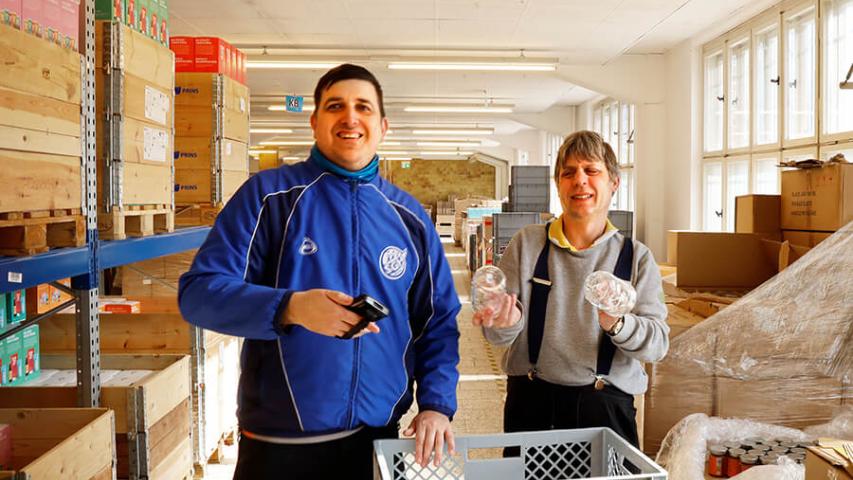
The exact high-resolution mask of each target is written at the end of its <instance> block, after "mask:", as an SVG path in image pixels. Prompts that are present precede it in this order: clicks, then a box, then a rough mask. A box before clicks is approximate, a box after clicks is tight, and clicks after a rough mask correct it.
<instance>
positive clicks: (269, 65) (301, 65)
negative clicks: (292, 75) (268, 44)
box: [246, 60, 341, 70]
mask: <svg viewBox="0 0 853 480" xmlns="http://www.w3.org/2000/svg"><path fill="white" fill-rule="evenodd" d="M340 64H341V63H340V62H294V61H286V60H273V61H263V60H248V61H246V68H261V69H293V70H299V69H302V70H313V69H321V68H322V69H329V68H332V67H337V66H338V65H340Z"/></svg>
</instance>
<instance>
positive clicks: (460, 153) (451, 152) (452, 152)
mask: <svg viewBox="0 0 853 480" xmlns="http://www.w3.org/2000/svg"><path fill="white" fill-rule="evenodd" d="M473 153H474V152H462V151H459V152H457V151H447V152H440V151H435V152H421V153H420V154H421V155H448V156H451V155H472V154H473Z"/></svg>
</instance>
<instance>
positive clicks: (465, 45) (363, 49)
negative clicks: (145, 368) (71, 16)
mask: <svg viewBox="0 0 853 480" xmlns="http://www.w3.org/2000/svg"><path fill="white" fill-rule="evenodd" d="M757 3H764V4H768V3H771V2H769V1H768V0H432V1H429V0H426V1H424V0H286V1H281V0H172V1H171V2H170V15H171V30H172V35H210V36H219V37H223V38H225V39H226V40H228V41H229V42H231V43H232V44H234V45H236V46H238V47H240V48H241V49H243V50H244V51H246V52H247V53H249V54H250V57H251V56H255V55H260V54H261V53H262V47H267V52H268V53H269V54H271V55H287V56H291V57H297V56H299V57H306V58H318V57H322V58H333V59H337V60H339V61H351V62H354V63H359V64H362V65H364V66H366V67H367V68H369V69H371V71H373V72H374V73H375V74H376V76H377V77H378V78H379V80H380V82H381V83H382V85H383V88H384V90H385V95H386V103H387V104H388V114H389V120H390V121H391V125H392V128H393V125H394V122H395V121H396V122H401V121H404V122H407V123H438V124H441V123H444V122H457V123H460V122H462V123H472V124H480V125H490V126H495V127H496V128H497V129H498V132H496V133H499V134H504V135H506V134H508V133H510V134H511V133H513V132H515V131H518V130H520V129H524V128H528V127H527V126H525V125H524V124H522V123H520V122H518V121H516V120H514V119H513V118H512V115H498V116H495V115H491V116H484V115H480V116H471V115H458V114H457V115H448V114H428V115H416V114H403V113H402V112H401V107H402V105H403V104H409V103H412V102H430V101H432V102H436V101H438V100H436V99H440V100H443V101H444V103H447V101H456V102H465V103H468V102H471V103H479V104H483V103H486V102H490V101H491V102H494V103H496V104H510V105H513V106H514V108H515V111H516V112H518V113H523V114H537V113H541V112H544V111H546V110H548V109H549V108H551V107H555V106H567V105H578V104H581V103H583V102H585V101H587V100H590V99H592V98H594V97H595V96H596V95H597V93H596V92H593V91H590V90H587V89H584V88H581V87H579V86H576V85H573V84H571V83H569V82H567V81H566V80H563V79H561V78H560V77H559V76H558V74H556V73H554V72H546V73H513V72H489V73H472V72H409V71H396V70H395V71H391V70H388V69H387V61H388V59H392V58H408V59H411V58H413V57H423V56H430V57H445V56H449V57H457V58H458V57H464V58H471V57H486V56H488V57H500V58H504V59H506V58H509V57H513V58H520V57H521V56H522V55H523V56H524V57H525V58H526V59H528V60H535V59H537V58H548V59H552V60H557V61H559V63H560V64H563V65H578V64H586V65H601V64H605V63H607V62H609V61H611V60H613V59H615V58H618V57H619V56H620V55H622V54H625V53H663V52H665V51H666V50H668V49H669V48H671V47H673V46H674V45H676V44H678V43H680V42H681V41H683V40H685V39H687V38H690V37H691V36H694V35H696V34H698V33H700V32H702V31H704V30H706V29H708V28H709V27H711V26H713V25H715V24H716V23H721V22H725V21H726V19H728V18H731V16H732V15H734V14H737V13H738V12H740V11H742V10H743V9H746V8H752V7H754V6H755V5H756V4H757ZM322 73H323V71H321V70H297V71H294V70H250V71H249V87H250V89H251V91H252V93H253V95H275V96H283V95H287V94H297V95H304V96H306V97H310V96H311V93H312V91H313V88H314V84H315V82H316V81H317V79H318V78H319V76H320V75H322ZM265 100H266V101H268V100H269V99H268V98H266V99H264V98H261V97H253V103H254V107H253V118H258V119H260V118H277V119H283V120H284V121H293V120H297V121H301V120H302V119H305V120H304V121H305V123H306V125H307V119H306V118H305V116H304V115H295V114H287V113H277V114H271V113H270V112H267V111H266V108H265V104H264V103H263V102H264V101H265ZM297 133H299V132H297ZM303 133H304V132H303ZM265 138H266V137H259V136H253V141H257V140H262V139H265Z"/></svg>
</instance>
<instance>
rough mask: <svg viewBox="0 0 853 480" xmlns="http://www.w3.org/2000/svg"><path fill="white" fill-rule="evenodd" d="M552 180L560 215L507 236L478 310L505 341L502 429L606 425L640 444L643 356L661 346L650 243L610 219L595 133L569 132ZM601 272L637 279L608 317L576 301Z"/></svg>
mask: <svg viewBox="0 0 853 480" xmlns="http://www.w3.org/2000/svg"><path fill="white" fill-rule="evenodd" d="M554 181H555V182H556V183H557V188H558V190H559V194H560V203H561V204H562V206H563V214H562V216H561V217H560V218H559V219H557V220H555V221H554V222H552V223H550V224H549V225H548V226H543V225H529V226H527V227H525V228H523V229H522V230H521V231H519V232H518V233H517V234H516V235H515V236H514V237H513V238H512V241H510V243H509V246H508V247H507V249H506V252H505V254H504V256H503V257H502V259H501V262H500V269H501V270H502V271H503V272H504V273H505V274H506V277H507V293H508V294H507V295H506V296H505V297H504V302H503V306H502V308H501V309H500V311H497V312H493V311H488V310H481V311H478V312H476V313H475V314H474V324H475V325H480V326H482V327H483V333H484V335H485V337H486V339H487V340H488V341H489V342H491V343H492V344H494V345H509V350H508V351H507V352H506V355H505V357H504V360H503V368H504V370H505V371H506V373H507V375H508V377H509V378H508V383H507V398H506V406H505V409H504V431H506V432H518V431H532V430H550V429H562V428H586V427H610V428H612V429H613V430H614V431H616V433H618V434H619V435H621V436H622V437H623V438H625V439H626V440H627V441H629V442H631V443H632V444H634V445H637V444H638V438H637V424H636V421H635V418H634V417H635V414H636V410H635V409H634V405H633V395H636V394H641V393H643V392H645V391H646V388H647V386H648V379H647V378H646V373H645V371H644V369H643V362H656V361H658V360H660V359H662V358H663V357H664V355H665V354H666V352H667V349H668V348H669V336H668V334H669V326H668V325H667V324H666V316H667V309H666V306H665V305H664V299H663V289H662V287H661V279H660V272H659V271H658V267H657V264H656V263H655V260H654V258H653V257H652V253H651V252H650V251H649V249H648V248H647V247H646V246H645V245H643V244H642V243H640V242H638V241H632V240H631V239H626V238H624V237H623V236H622V235H621V234H620V233H619V232H618V231H617V229H616V227H614V226H613V225H612V224H611V223H610V221H609V220H608V219H607V211H608V207H609V205H610V199H611V197H612V196H613V194H614V193H615V192H616V190H617V188H618V187H619V170H618V163H617V160H616V156H615V154H614V153H613V150H612V148H611V147H610V146H609V145H608V144H607V143H605V142H604V141H603V140H602V138H601V136H599V135H598V134H597V133H595V132H590V131H581V132H576V133H573V134H571V135H569V136H568V137H567V138H566V140H565V141H564V142H563V145H562V146H561V147H560V151H559V155H558V161H557V163H556V165H555V168H554ZM598 270H605V271H608V272H613V273H614V274H615V275H616V276H617V277H620V278H623V279H625V280H628V281H630V282H631V284H632V285H633V286H634V288H635V289H636V291H637V302H636V305H635V306H634V308H633V309H632V311H631V312H630V313H628V314H626V315H624V316H623V317H620V318H614V317H611V316H610V315H608V314H606V313H604V312H602V311H598V310H597V309H596V308H595V307H594V306H593V305H592V304H590V303H589V302H587V301H586V300H585V299H584V295H583V285H584V281H585V280H586V278H587V276H588V275H589V274H591V273H593V272H595V271H598Z"/></svg>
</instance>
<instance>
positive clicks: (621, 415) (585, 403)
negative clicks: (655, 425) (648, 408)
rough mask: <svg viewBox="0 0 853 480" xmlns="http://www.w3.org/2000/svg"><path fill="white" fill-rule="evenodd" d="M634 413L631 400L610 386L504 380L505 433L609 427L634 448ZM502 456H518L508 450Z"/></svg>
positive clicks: (534, 380) (522, 377)
mask: <svg viewBox="0 0 853 480" xmlns="http://www.w3.org/2000/svg"><path fill="white" fill-rule="evenodd" d="M636 414H637V410H636V409H635V408H634V397H633V396H631V395H629V394H627V393H625V392H623V391H621V390H619V389H618V388H616V387H613V386H611V385H605V387H604V389H603V390H596V389H595V388H594V387H593V386H592V385H589V386H582V387H567V386H564V385H555V384H553V383H548V382H546V381H544V380H540V379H538V378H535V379H533V380H530V379H529V378H527V377H526V376H511V377H509V378H508V379H507V392H506V405H505V407H504V431H505V432H529V431H534V430H559V429H567V428H590V427H610V428H611V429H613V431H615V432H616V433H617V434H619V436H621V437H622V438H624V439H625V440H627V441H628V442H629V443H631V444H632V445H634V446H635V447H636V446H638V445H639V442H638V440H637V422H636V418H635V416H636ZM505 455H513V456H517V455H518V449H517V448H516V449H514V451H512V450H510V449H507V450H506V451H505Z"/></svg>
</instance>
